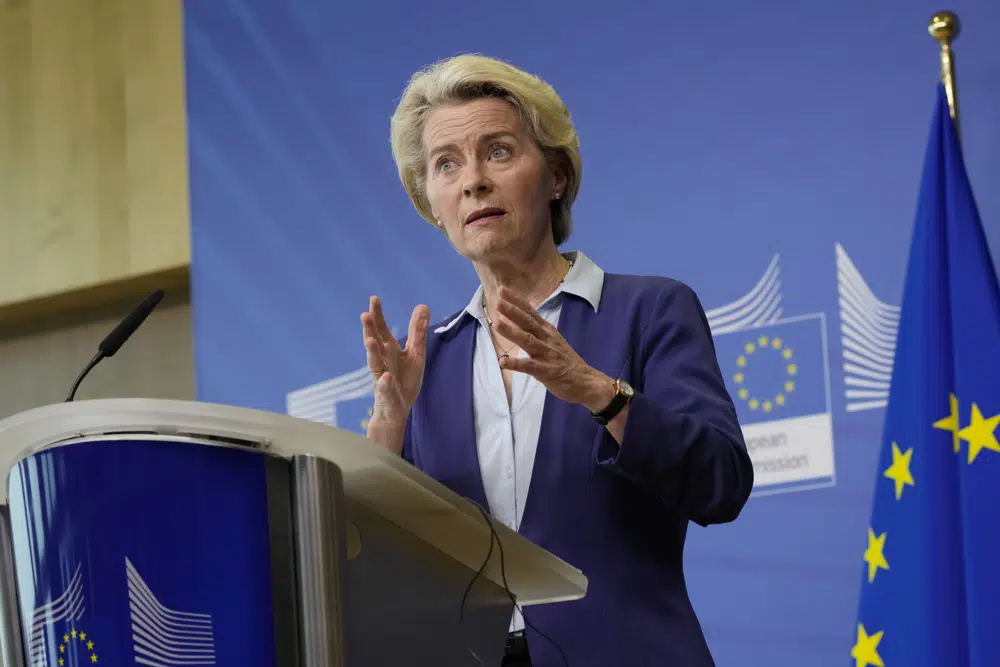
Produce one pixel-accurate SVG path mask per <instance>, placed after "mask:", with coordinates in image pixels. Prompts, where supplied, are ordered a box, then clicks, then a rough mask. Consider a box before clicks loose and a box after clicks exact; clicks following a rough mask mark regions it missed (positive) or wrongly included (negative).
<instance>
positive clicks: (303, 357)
mask: <svg viewBox="0 0 1000 667" xmlns="http://www.w3.org/2000/svg"><path fill="white" fill-rule="evenodd" d="M532 4H533V6H531V7H530V8H529V7H528V5H527V4H523V5H518V4H511V5H509V6H508V7H506V8H505V9H504V11H502V12H499V11H496V10H491V9H490V6H488V5H483V6H476V5H474V4H472V3H455V2H444V1H441V0H425V1H424V2H417V3H404V2H392V3H388V2H368V3H357V4H351V5H346V4H345V3H331V2H324V1H322V0H298V1H297V2H294V3H275V2H272V1H271V0H245V1H243V2H236V1H230V2H225V1H222V0H203V1H201V2H196V1H193V0H188V2H187V3H186V11H185V21H186V25H185V30H186V40H187V45H186V49H187V59H188V62H187V71H188V106H189V132H190V152H191V192H192V225H193V229H192V235H193V244H194V246H193V258H194V266H193V306H194V318H195V352H196V371H197V379H198V392H199V398H200V399H202V400H208V401H217V402H224V403H232V404H237V405H246V406H251V407H257V408H263V409H268V410H275V411H281V412H284V411H288V412H291V413H293V414H297V415H300V416H304V417H308V418H314V419H319V420H323V421H328V422H330V423H336V424H337V425H338V426H341V427H344V428H351V429H353V430H360V429H361V424H362V421H363V418H364V416H365V413H366V409H367V406H368V405H370V396H369V395H368V388H367V377H366V375H365V374H364V373H363V372H361V373H358V374H353V375H352V373H353V372H354V371H356V370H357V369H359V368H361V367H362V366H363V364H364V350H363V347H362V344H361V335H360V328H359V326H360V325H359V320H358V315H359V314H360V312H362V311H363V310H364V309H365V308H366V307H367V297H368V295H369V294H379V295H381V296H382V297H383V299H384V301H385V303H386V308H387V313H388V316H389V318H390V320H391V323H392V324H393V325H394V326H397V327H399V329H400V331H403V330H404V329H405V326H406V323H407V321H408V317H409V312H410V309H412V307H413V306H414V305H415V304H417V303H421V302H423V303H427V304H428V305H429V306H430V308H431V312H432V317H433V318H436V319H440V318H443V317H445V316H446V315H448V314H450V313H452V312H454V311H456V310H458V309H459V308H461V307H462V306H463V305H464V304H465V303H466V302H467V300H468V298H469V295H470V294H471V291H472V290H473V289H474V288H475V276H474V274H473V273H472V271H471V269H470V268H469V267H468V266H467V265H466V264H465V262H464V260H462V259H461V258H460V257H458V256H457V255H455V254H454V253H453V252H452V250H451V249H450V247H449V246H448V245H447V243H446V242H445V240H444V239H443V238H442V237H441V235H440V234H439V233H438V232H437V231H436V230H435V229H433V228H432V227H431V226H430V225H428V224H427V223H425V222H423V221H422V220H421V219H420V218H419V217H418V216H417V214H416V213H415V211H413V209H412V206H411V205H410V203H409V201H408V200H407V198H406V195H405V193H404V192H403V190H402V188H401V187H400V186H399V183H398V179H397V177H396V172H395V168H394V165H393V164H392V160H391V156H390V153H389V148H388V118H389V116H390V114H391V113H392V110H393V107H394V101H395V100H396V99H397V98H398V96H399V94H400V92H401V91H402V89H403V87H404V85H405V82H406V80H407V78H408V77H409V75H410V74H411V73H412V72H413V70H415V69H417V68H418V67H420V66H423V65H425V64H427V63H429V62H432V61H434V60H437V59H439V58H442V57H445V56H448V55H452V54H455V53H458V52H462V51H478V52H483V53H486V54H489V55H493V56H497V57H501V58H504V59H506V60H509V61H511V62H513V63H514V64H516V65H519V66H521V67H524V68H526V69H528V70H531V71H534V72H536V73H539V74H540V75H541V76H543V78H545V79H547V80H548V81H549V82H550V83H552V84H553V86H554V87H555V88H556V90H557V91H558V92H559V93H560V94H561V95H562V96H563V98H564V100H565V101H566V102H567V104H568V105H569V107H570V109H571V111H572V113H573V116H574V119H575V121H576V123H577V127H578V131H579V133H580V136H581V141H582V147H583V159H584V176H583V189H582V193H581V197H580V199H579V200H578V202H577V205H576V207H575V209H574V216H575V220H576V232H575V234H574V236H573V237H572V238H571V240H570V242H569V243H568V244H567V248H580V249H582V250H584V252H586V253H587V254H588V255H590V256H591V257H592V258H594V259H595V260H596V261H597V262H598V263H599V264H601V265H602V266H603V268H604V269H605V270H608V271H616V272H631V273H656V274H666V275H670V276H673V277H676V278H679V279H682V280H685V281H687V282H688V283H689V284H691V285H692V286H693V287H694V288H695V289H696V290H697V291H698V293H699V295H700V296H701V297H702V300H703V302H704V303H705V305H706V307H707V308H709V309H710V310H711V311H712V313H711V314H712V316H713V333H717V334H718V340H719V341H720V350H721V349H722V348H724V347H725V348H727V349H728V348H729V347H731V345H729V343H732V342H733V341H734V340H737V339H735V338H732V337H734V336H743V337H744V338H746V340H755V339H756V336H757V330H756V329H753V328H752V327H754V326H758V325H767V326H768V327H779V328H780V327H782V326H786V325H788V326H792V324H789V323H788V320H796V321H799V322H802V321H808V322H810V323H815V326H813V327H812V328H811V329H810V331H811V332H812V333H811V334H810V335H813V336H814V337H813V338H811V339H809V341H808V343H803V344H804V345H808V346H812V347H810V349H813V348H815V349H818V350H819V352H818V353H817V354H819V355H820V357H822V359H823V362H824V364H825V366H824V367H823V368H820V364H819V363H818V362H817V363H815V364H813V365H812V366H811V367H810V368H811V372H812V373H813V374H812V375H811V376H810V377H811V378H812V379H810V380H809V382H814V383H816V384H813V385H811V387H812V391H814V392H815V391H819V392H825V396H826V397H827V400H826V401H825V407H824V408H822V409H820V410H819V412H820V413H822V414H820V416H823V415H826V417H827V418H828V420H829V421H830V422H831V423H832V427H830V428H832V441H833V446H832V455H833V457H834V462H835V471H833V474H831V475H826V474H825V473H824V472H823V471H821V470H817V471H814V472H816V474H815V475H812V474H810V475H804V476H803V477H802V478H801V479H797V480H792V481H791V482H790V483H781V484H779V483H777V480H772V481H774V483H773V484H771V483H770V482H768V481H767V480H768V478H767V476H766V475H765V476H763V478H764V480H765V484H764V485H763V486H761V488H760V489H759V492H758V493H756V494H755V497H754V498H753V499H751V501H750V503H749V505H748V507H747V509H746V511H745V512H744V514H743V516H742V517H741V519H740V520H739V521H737V522H736V523H734V524H732V525H728V526H723V527H712V528H709V529H700V528H697V527H692V531H691V536H690V542H689V548H688V551H687V557H686V568H687V572H688V579H689V584H690V589H691V595H692V597H693V600H694V602H695V605H696V608H697V610H698V612H699V614H700V616H701V618H702V620H703V623H704V625H705V629H706V633H707V635H708V638H709V641H710V643H711V645H712V648H713V651H714V653H715V655H716V658H717V661H718V664H719V665H720V667H726V666H729V665H748V666H755V665H760V666H764V665H774V664H781V665H792V664H807V665H811V666H816V667H823V666H826V665H830V666H832V665H839V664H844V663H846V662H847V661H848V660H849V659H850V658H849V653H850V646H851V645H852V643H853V639H854V636H853V632H854V627H855V626H854V613H855V604H856V599H857V592H858V588H859V586H860V582H861V569H862V565H863V563H862V560H861V554H862V552H863V550H864V548H865V538H866V526H867V522H868V512H869V508H870V505H869V503H870V498H871V491H872V485H873V483H874V479H875V474H876V471H875V469H874V466H875V462H876V456H877V446H878V442H879V438H880V435H881V432H880V429H881V422H882V410H881V408H880V407H879V403H880V401H881V400H884V390H883V389H882V388H881V386H882V385H883V384H884V382H883V381H882V380H878V379H875V380H873V379H872V378H873V377H876V378H877V376H879V373H880V370H879V369H880V366H882V367H884V366H885V363H886V362H887V361H888V363H890V364H891V356H892V345H893V340H892V336H893V332H892V323H893V317H894V313H895V310H894V309H895V307H896V306H898V302H899V297H900V293H901V288H902V279H903V274H904V271H905V260H906V253H907V249H908V242H909V233H910V229H911V226H912V222H913V215H914V210H915V203H916V197H917V186H918V180H919V174H920V170H921V161H922V158H923V150H924V147H925V143H926V138H927V133H928V130H929V128H930V120H931V111H932V105H933V103H934V95H935V84H936V81H937V75H938V68H939V59H938V48H937V45H936V44H935V43H934V41H933V40H932V39H931V38H930V37H929V36H928V35H927V32H926V26H927V22H928V20H929V18H930V16H931V15H932V14H933V12H934V11H936V10H938V9H941V7H940V6H938V5H936V4H930V3H927V2H924V1H923V0H907V1H903V0H888V1H887V2H883V3H880V4H878V5H869V4H867V3H861V2H860V1H858V0H851V1H849V2H841V3H837V4H833V3H825V4H819V3H792V2H785V3H770V4H769V5H766V6H762V5H761V4H760V3H755V4H753V5H747V4H746V3H740V2H732V1H728V2H720V3H710V4H708V5H705V6H691V5H680V4H673V5H663V6H661V7H660V8H656V9H651V8H649V7H648V6H647V4H648V3H639V2H621V3H602V4H603V8H600V9H599V8H595V7H593V6H591V7H587V6H585V4H584V3H568V2H564V1H562V2H546V3H532ZM594 4H595V5H596V4H597V3H594ZM950 9H952V10H953V11H955V12H957V13H958V14H959V16H960V17H961V19H962V20H963V23H964V26H965V28H964V33H963V35H962V36H961V37H960V38H959V39H958V40H957V42H956V51H957V65H958V83H959V97H960V105H961V106H960V108H961V116H962V118H961V120H962V129H963V136H964V141H965V146H966V161H967V166H968V169H969V172H970V177H971V179H972V182H973V186H974V188H975V191H976V194H977V197H978V201H979V205H980V211H981V214H982V218H983V220H984V224H985V225H986V227H987V235H988V237H989V240H990V242H991V246H992V248H993V253H994V257H1000V253H998V249H1000V188H998V187H997V181H998V179H1000V52H998V50H997V49H996V48H995V47H991V46H990V44H991V43H993V44H995V42H996V35H997V34H1000V3H996V2H994V1H992V0H965V1H962V2H956V3H954V4H952V5H951V7H950ZM838 257H839V259H838ZM755 286H756V289H755ZM747 294H750V295H751V297H750V301H751V302H752V303H757V304H758V305H759V307H757V308H751V309H750V311H751V312H750V313H749V314H748V315H747V316H746V317H742V318H740V317H736V316H735V315H734V313H736V312H737V311H738V310H739V308H738V306H736V305H733V304H734V303H736V302H738V300H739V299H741V297H743V296H744V295H747ZM841 295H844V298H843V299H841V298H840V297H841ZM768 306H770V307H768ZM807 316H808V317H807ZM803 317H806V320H801V319H800V318H803ZM727 322H728V323H729V325H727ZM723 337H730V338H728V339H726V340H728V343H727V342H726V340H724V339H723ZM739 340H742V338H741V339H739ZM817 341H818V343H817ZM817 345H819V346H820V347H816V346H817ZM852 351H853V353H854V356H852V355H851V354H850V353H851V352H852ZM845 353H847V354H845ZM730 356H731V355H730ZM852 359H853V361H852ZM720 363H721V364H722V366H723V368H724V370H726V371H727V373H729V371H730V370H732V369H733V368H734V366H733V364H734V363H735V360H734V359H731V358H729V356H726V358H722V355H721V353H720ZM845 364H847V366H845ZM883 370H884V369H883ZM730 377H731V374H730ZM775 377H776V376H767V375H766V374H765V376H761V377H759V378H758V380H759V381H760V382H762V383H764V384H768V383H772V384H773V382H774V381H775ZM865 380H867V381H868V382H869V384H870V385H871V386H869V387H867V388H861V387H859V386H858V385H857V384H850V385H849V383H857V382H858V381H865ZM803 381H806V378H805V376H803ZM732 389H734V392H735V391H736V390H738V388H737V387H736V386H733V387H732ZM859 389H860V390H862V391H867V392H870V393H869V394H860V395H859V394H851V395H850V396H849V395H848V393H847V392H848V391H849V390H855V391H858V390H859ZM761 391H765V389H762V390H761ZM734 395H735V393H734ZM880 396H881V398H880ZM747 409H748V408H747V407H746V406H745V405H742V404H741V410H743V412H742V413H741V414H744V415H749V413H747V412H746V410H747ZM779 418H780V415H779V414H777V413H775V415H774V416H773V419H772V418H771V416H768V417H767V418H761V416H760V414H759V413H756V414H755V415H750V416H749V417H748V418H747V421H748V423H749V422H755V423H753V424H751V426H752V427H753V428H757V427H758V426H759V427H760V428H764V429H767V428H771V426H768V424H770V423H771V422H774V421H775V420H778V419H779ZM757 422H759V423H757ZM830 428H828V430H827V435H829V430H830ZM821 439H822V438H820V440H821ZM799 446H801V447H807V448H808V447H814V446H815V442H814V441H813V440H812V439H810V438H806V440H804V441H802V442H800V443H799ZM807 478H808V479H807Z"/></svg>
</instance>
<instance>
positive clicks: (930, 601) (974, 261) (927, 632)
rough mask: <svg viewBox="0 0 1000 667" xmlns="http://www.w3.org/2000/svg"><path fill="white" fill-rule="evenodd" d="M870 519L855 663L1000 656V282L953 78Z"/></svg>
mask: <svg viewBox="0 0 1000 667" xmlns="http://www.w3.org/2000/svg"><path fill="white" fill-rule="evenodd" d="M924 160H925V161H924V170H923V176H922V179H921V186H920V196H919V201H918V205H917V215H916V224H915V226H914V231H913V239H912V245H911V248H910V256H909V262H908V266H907V272H906V282H905V287H904V292H903V305H902V311H901V313H900V323H899V333H898V339H897V343H896V354H895V362H894V364H893V374H892V383H891V386H890V391H889V403H888V406H887V408H886V415H885V426H884V434H883V436H882V449H881V456H880V459H879V464H878V470H877V476H876V482H875V493H874V496H873V505H872V513H871V523H870V525H869V528H868V537H867V540H866V544H867V546H866V549H865V551H864V556H863V557H864V567H863V576H862V579H861V587H862V588H861V595H860V601H859V605H858V618H857V627H856V629H855V630H854V632H853V633H852V635H853V637H852V638H853V639H854V645H853V647H852V649H851V657H852V658H853V664H854V665H855V666H856V667H868V666H869V665H876V666H879V667H881V666H882V665H885V666H886V667H896V666H899V667H920V666H922V665H928V666H929V665H934V666H935V667H939V666H946V667H996V666H997V665H1000V530H998V525H1000V520H998V518H997V517H998V512H1000V445H998V443H997V425H998V424H1000V288H998V286H997V276H996V272H995V270H994V267H993V263H992V261H991V259H990V254H989V250H988V249H987V246H986V239H985V236H984V234H983V228H982V225H981V223H980V220H979V214H978V212H977V210H976V205H975V201H974V200H973V196H972V190H971V188H970V186H969V182H968V179H967V177H966V173H965V167H964V166H963V162H962V155H961V148H960V146H959V143H958V136H957V133H956V131H955V127H954V124H953V122H952V120H951V117H950V115H949V113H948V102H947V98H946V96H945V92H944V88H943V86H940V87H939V90H938V99H937V107H936V109H935V113H934V122H933V125H932V128H931V133H930V138H929V141H928V146H927V152H926V155H925V158H924Z"/></svg>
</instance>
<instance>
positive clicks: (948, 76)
mask: <svg viewBox="0 0 1000 667" xmlns="http://www.w3.org/2000/svg"><path fill="white" fill-rule="evenodd" d="M961 31H962V26H961V24H960V23H959V22H958V17H957V16H956V15H955V14H954V13H953V12H937V13H936V14H934V16H932V17H931V22H930V25H928V26H927V32H929V33H930V34H931V37H933V38H934V39H936V40H937V41H938V42H939V43H940V44H941V81H942V82H944V90H945V92H946V93H947V94H948V109H949V110H950V111H951V118H952V120H953V121H954V122H955V131H956V132H957V131H958V90H957V89H956V86H955V54H954V53H953V52H952V49H951V43H952V41H953V40H955V39H956V38H957V37H958V35H959V33H960V32H961Z"/></svg>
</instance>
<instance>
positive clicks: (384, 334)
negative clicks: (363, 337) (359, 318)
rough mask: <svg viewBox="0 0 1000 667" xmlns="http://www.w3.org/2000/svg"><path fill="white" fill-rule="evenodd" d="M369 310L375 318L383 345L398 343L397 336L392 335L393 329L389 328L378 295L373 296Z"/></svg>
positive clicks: (397, 344) (376, 327)
mask: <svg viewBox="0 0 1000 667" xmlns="http://www.w3.org/2000/svg"><path fill="white" fill-rule="evenodd" d="M368 312H370V313H371V314H372V318H373V319H374V320H375V329H376V331H378V337H379V339H380V340H381V341H382V344H383V345H387V346H388V345H392V344H394V343H395V344H396V346H397V347H398V346H399V343H397V342H396V338H395V337H394V336H393V335H392V331H390V330H389V325H388V324H386V323H385V314H384V313H383V312H382V300H381V299H379V298H378V297H377V296H373V297H371V299H370V300H369V305H368Z"/></svg>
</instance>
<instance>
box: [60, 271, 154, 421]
mask: <svg viewBox="0 0 1000 667" xmlns="http://www.w3.org/2000/svg"><path fill="white" fill-rule="evenodd" d="M162 299H163V290H161V289H158V290H156V291H155V292H153V293H152V294H150V295H149V296H147V297H146V298H145V299H143V300H142V303H140V304H139V305H138V306H136V307H135V308H133V309H132V312H131V313H129V314H128V315H126V316H125V319H123V320H122V321H121V322H119V323H118V326H116V327H115V328H114V329H112V331H111V333H109V334H108V335H107V336H105V337H104V340H102V341H101V344H100V345H98V346H97V354H95V355H94V358H93V359H91V360H90V363H89V364H87V366H86V367H85V368H84V369H83V371H82V372H81V373H80V375H79V376H77V378H76V382H74V383H73V388H72V389H70V392H69V396H68V397H67V398H66V400H65V401H64V402H65V403H69V402H70V401H72V400H73V398H74V397H75V396H76V390H77V389H78V388H79V387H80V383H81V382H83V378H85V377H87V374H88V373H89V372H90V371H91V370H93V368H94V366H96V365H97V364H99V363H100V362H101V360H102V359H104V358H106V357H113V356H115V353H117V352H118V350H120V349H121V346H122V345H124V344H125V341H127V340H128V339H129V337H130V336H131V335H132V334H134V333H135V330H136V329H138V328H139V327H140V326H141V325H142V323H143V322H145V321H146V318H147V317H149V314H150V313H151V312H153V309H154V308H156V306H157V305H158V304H159V303H160V301H161V300H162Z"/></svg>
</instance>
